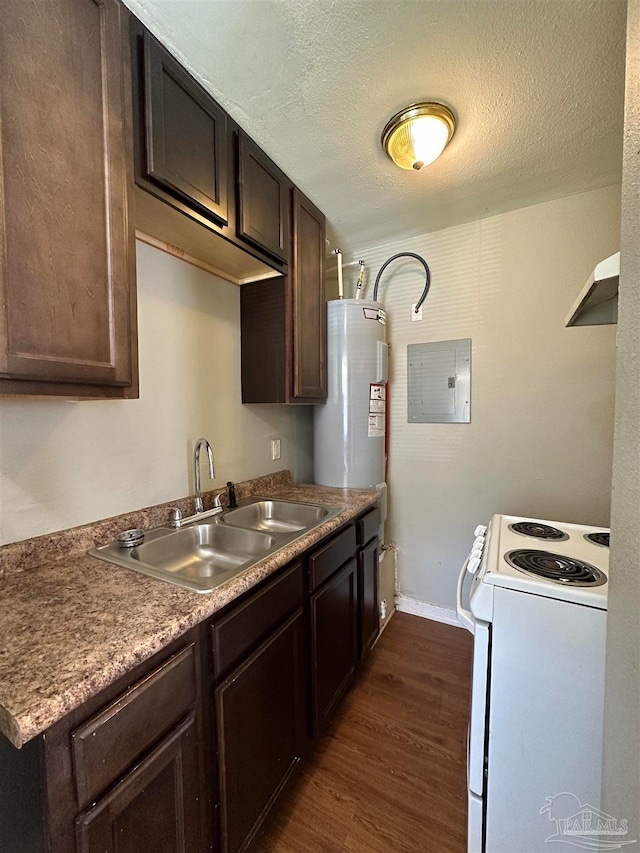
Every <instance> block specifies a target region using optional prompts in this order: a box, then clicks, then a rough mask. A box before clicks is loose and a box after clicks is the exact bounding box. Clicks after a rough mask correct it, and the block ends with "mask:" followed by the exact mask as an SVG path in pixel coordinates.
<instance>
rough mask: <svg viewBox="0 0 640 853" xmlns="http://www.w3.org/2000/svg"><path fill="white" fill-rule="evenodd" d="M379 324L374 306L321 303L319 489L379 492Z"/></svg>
mask: <svg viewBox="0 0 640 853" xmlns="http://www.w3.org/2000/svg"><path fill="white" fill-rule="evenodd" d="M385 322H386V318H385V312H384V310H383V308H382V304H381V303H380V302H369V301H365V300H362V299H340V300H334V301H331V302H328V303H327V374H328V375H327V402H326V403H325V405H324V406H315V407H314V478H315V482H316V483H318V484H319V485H322V486H338V487H340V488H358V489H368V488H375V489H382V490H383V492H384V478H385V472H384V469H385V431H386V426H385V424H386V406H387V379H388V347H387V343H386V341H385ZM382 503H383V504H384V494H383V500H382ZM383 515H384V512H383Z"/></svg>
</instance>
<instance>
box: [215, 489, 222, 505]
mask: <svg viewBox="0 0 640 853" xmlns="http://www.w3.org/2000/svg"><path fill="white" fill-rule="evenodd" d="M223 492H224V489H223V490H222V491H220V492H218V494H217V495H216V496H215V497H214V499H213V508H214V509H222V504H221V502H220V496H221V495H222V494H223Z"/></svg>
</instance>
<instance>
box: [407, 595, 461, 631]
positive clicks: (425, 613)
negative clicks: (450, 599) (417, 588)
mask: <svg viewBox="0 0 640 853" xmlns="http://www.w3.org/2000/svg"><path fill="white" fill-rule="evenodd" d="M396 610H399V611H400V613H411V615H412V616H422V618H423V619H433V620H434V622H444V623H445V625H455V627H456V628H462V625H461V624H460V623H459V622H458V616H457V614H456V611H455V610H449V608H447V607H439V606H438V605H437V604H427V602H426V601H418V599H417V598H409V596H407V595H396Z"/></svg>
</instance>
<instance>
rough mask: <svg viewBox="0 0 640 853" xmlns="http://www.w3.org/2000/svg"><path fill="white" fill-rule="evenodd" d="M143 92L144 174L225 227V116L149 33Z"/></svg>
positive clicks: (146, 37)
mask: <svg viewBox="0 0 640 853" xmlns="http://www.w3.org/2000/svg"><path fill="white" fill-rule="evenodd" d="M144 90H145V105H144V110H145V124H146V128H145V131H146V132H145V151H146V161H147V162H146V167H147V175H148V177H150V178H152V179H153V180H154V181H156V182H157V183H159V184H160V185H161V186H163V187H164V188H165V189H166V190H168V191H169V192H172V193H174V194H176V193H177V194H178V196H179V197H180V198H182V199H183V200H185V201H186V202H187V203H188V204H191V205H194V206H195V207H196V209H197V210H198V211H199V212H200V213H203V214H204V215H205V216H209V217H212V218H213V219H214V220H216V221H217V222H218V223H220V224H222V225H226V224H227V222H228V218H227V162H228V152H227V114H226V113H225V112H224V110H223V109H222V108H221V107H220V106H218V104H217V103H216V102H215V101H214V100H213V98H212V97H211V96H210V95H209V94H208V93H207V92H206V91H205V90H204V89H203V88H202V87H201V86H200V85H199V84H198V83H197V82H196V81H195V80H194V79H193V77H191V76H190V75H189V74H188V73H187V72H186V71H185V70H184V68H182V66H181V65H180V64H179V63H178V62H176V60H175V59H174V58H173V57H172V56H171V54H170V53H169V52H168V51H167V50H165V49H164V48H163V47H162V46H161V45H160V44H159V43H158V42H157V41H156V40H155V39H154V38H152V36H150V35H149V33H147V32H145V34H144Z"/></svg>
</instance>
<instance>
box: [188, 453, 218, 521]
mask: <svg viewBox="0 0 640 853" xmlns="http://www.w3.org/2000/svg"><path fill="white" fill-rule="evenodd" d="M201 447H204V448H205V449H206V451H207V459H208V460H209V477H210V478H211V479H212V480H214V479H215V476H216V469H215V465H214V464H213V450H212V449H211V445H210V444H209V442H208V441H207V439H206V438H199V439H198V440H197V442H196V446H195V449H194V451H193V473H194V480H195V511H196V513H198V512H202V511H203V509H204V506H203V504H202V494H201V492H200V448H201Z"/></svg>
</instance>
